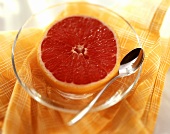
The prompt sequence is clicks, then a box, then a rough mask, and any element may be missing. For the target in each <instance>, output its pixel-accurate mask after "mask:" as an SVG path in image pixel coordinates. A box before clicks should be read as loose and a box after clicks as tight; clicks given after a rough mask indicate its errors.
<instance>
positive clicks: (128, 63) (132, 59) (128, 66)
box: [68, 48, 144, 126]
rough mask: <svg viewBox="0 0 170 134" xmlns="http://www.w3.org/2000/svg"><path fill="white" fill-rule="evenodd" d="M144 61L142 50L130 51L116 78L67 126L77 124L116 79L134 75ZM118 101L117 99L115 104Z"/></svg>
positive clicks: (123, 60)
mask: <svg viewBox="0 0 170 134" xmlns="http://www.w3.org/2000/svg"><path fill="white" fill-rule="evenodd" d="M143 60H144V51H143V49H142V48H136V49H133V50H132V51H130V52H129V53H128V54H127V55H126V56H125V57H124V58H123V59H122V61H121V63H120V67H119V73H118V75H117V76H116V77H114V78H112V79H111V80H110V81H109V82H108V83H107V84H106V85H105V86H104V88H103V89H102V90H101V91H100V92H99V93H98V94H97V95H96V96H95V97H94V98H93V100H92V101H91V102H90V103H89V104H88V105H87V106H86V107H85V108H84V109H83V110H81V111H80V112H79V113H78V114H77V115H76V116H75V117H74V118H73V119H72V120H70V121H69V122H68V125H69V126H71V125H73V124H75V123H76V122H78V121H79V120H80V119H81V118H82V117H84V116H85V115H86V114H87V113H88V112H89V111H90V110H91V108H92V107H93V106H94V104H95V103H96V102H97V100H98V99H99V98H100V96H101V95H102V94H103V92H104V91H105V90H106V89H108V87H109V86H110V85H111V84H112V83H113V82H114V81H115V80H116V79H118V78H121V77H125V76H129V75H131V74H133V73H135V72H136V71H137V70H138V68H139V67H140V66H141V65H142V63H143ZM134 84H135V83H133V84H132V85H131V86H130V87H129V88H128V89H127V91H126V92H125V93H124V94H123V97H125V95H126V94H127V93H128V92H129V91H130V90H131V89H132V88H133V85H134ZM118 101H120V99H118V100H117V101H116V102H118Z"/></svg>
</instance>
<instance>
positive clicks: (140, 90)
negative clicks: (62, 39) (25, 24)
mask: <svg viewBox="0 0 170 134" xmlns="http://www.w3.org/2000/svg"><path fill="white" fill-rule="evenodd" d="M167 5H168V1H166V0H163V1H162V2H161V4H160V5H159V6H158V7H157V10H156V11H155V14H154V16H153V18H152V21H151V23H150V25H149V27H148V28H147V29H146V28H145V29H142V28H141V25H140V26H139V25H138V24H137V23H135V22H134V21H133V22H132V25H133V26H134V27H135V30H136V31H137V33H138V35H139V36H140V39H141V43H142V45H143V48H144V50H145V60H144V64H143V70H142V74H141V77H140V79H139V82H138V84H137V85H136V86H135V89H134V91H133V92H132V93H131V94H130V95H129V96H128V97H127V98H126V99H124V100H122V101H121V102H120V103H118V104H117V105H115V106H113V107H110V108H108V109H106V110H103V111H100V112H94V113H89V114H87V116H86V117H85V118H83V119H82V120H81V121H80V122H78V123H77V124H75V125H73V126H71V127H68V126H67V125H65V122H67V121H68V120H69V119H70V118H71V117H72V116H73V115H72V114H68V113H64V112H59V111H55V110H52V109H50V108H47V107H45V106H43V105H41V104H39V103H38V102H36V101H35V100H33V99H32V98H31V97H30V96H29V95H28V93H27V92H26V91H25V90H24V89H23V88H22V87H21V86H20V85H19V83H18V82H17V81H16V78H15V76H14V73H13V70H12V65H11V46H12V44H13V41H14V39H15V36H16V32H15V31H14V32H1V33H0V127H1V128H2V132H3V133H4V134H13V133H15V134H25V133H27V134H54V133H56V134H72V133H73V134H75V133H76V134H98V133H99V134H108V133H116V134H124V133H126V134H128V133H129V134H132V133H134V134H138V133H139V134H140V133H141V134H145V133H146V134H147V133H152V132H153V130H154V126H155V122H156V118H157V114H158V110H159V106H160V100H161V95H162V91H163V88H164V80H165V74H166V72H167V70H168V68H169V67H170V40H169V39H170V38H161V37H160V35H159V30H160V27H161V25H162V21H163V18H164V16H165V13H166V11H167V8H168V6H167ZM40 32H41V31H39V30H36V29H32V30H28V31H24V34H23V37H21V38H20V39H19V44H18V46H19V48H18V49H20V50H23V51H22V52H21V55H22V57H17V60H16V62H17V67H18V68H20V67H21V66H22V64H23V62H24V60H25V59H26V57H27V55H28V52H30V50H32V49H33V47H34V44H35V42H36V40H38V39H39V36H37V33H40ZM124 42H126V39H124ZM26 46H27V47H26ZM28 46H29V47H28ZM30 61H31V60H30ZM32 66H33V64H32ZM22 69H23V68H21V72H22ZM23 75H24V74H23Z"/></svg>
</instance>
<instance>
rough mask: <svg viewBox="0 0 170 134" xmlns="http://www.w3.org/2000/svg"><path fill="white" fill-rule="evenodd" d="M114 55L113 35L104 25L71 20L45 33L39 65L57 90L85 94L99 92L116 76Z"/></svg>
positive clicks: (76, 18)
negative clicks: (98, 90)
mask: <svg viewBox="0 0 170 134" xmlns="http://www.w3.org/2000/svg"><path fill="white" fill-rule="evenodd" d="M117 55H118V46H117V41H116V38H115V35H114V33H113V32H112V31H111V30H110V29H109V28H108V27H107V26H106V25H105V24H104V23H102V22H101V21H99V20H97V19H95V18H92V17H87V16H70V17H67V18H64V19H62V20H60V21H58V22H56V23H54V24H53V25H52V26H51V27H50V28H49V29H48V30H47V32H46V35H45V37H44V39H43V41H42V43H41V45H40V50H39V61H40V64H41V67H42V69H43V72H45V74H46V76H47V77H48V78H49V79H50V81H52V83H53V84H54V85H55V86H56V87H58V88H59V89H60V90H63V91H65V92H71V93H84V92H92V91H94V90H96V89H98V88H99V87H101V85H103V84H104V83H106V82H107V81H108V80H109V79H111V77H113V76H114V75H115V74H116V73H117V70H118V67H116V64H117V59H118V58H117ZM94 88H95V89H94Z"/></svg>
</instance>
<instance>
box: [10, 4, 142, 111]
mask: <svg viewBox="0 0 170 134" xmlns="http://www.w3.org/2000/svg"><path fill="white" fill-rule="evenodd" d="M74 3H84V4H89V5H93V6H95V7H99V8H102V9H104V10H107V12H109V13H111V14H115V15H117V16H118V17H120V18H121V19H122V20H124V21H125V22H126V23H127V25H128V26H129V27H130V28H131V30H132V31H133V32H134V33H135V36H136V39H137V42H138V45H139V47H140V48H142V45H141V42H140V38H139V36H138V35H137V33H136V31H135V29H134V28H133V27H132V26H131V24H130V23H129V22H128V21H127V20H126V19H125V18H124V17H122V16H121V15H119V14H118V13H116V12H114V11H113V10H110V9H107V8H106V7H103V6H101V5H97V4H93V3H88V2H63V3H59V4H55V5H53V6H50V7H48V8H46V9H44V10H42V11H40V12H38V13H36V14H33V15H32V16H35V15H38V14H40V13H42V12H43V11H46V10H48V9H50V8H54V7H56V6H60V5H66V4H74ZM32 16H30V17H29V18H28V20H27V21H26V22H25V23H24V24H23V26H22V27H21V28H20V29H19V31H18V33H17V35H16V38H15V40H14V43H13V45H12V55H11V59H12V67H13V71H14V74H15V76H16V78H17V80H18V82H19V84H20V85H21V86H22V87H23V88H24V89H25V90H26V92H27V93H28V94H29V95H30V96H31V97H32V98H33V99H34V100H36V101H37V102H39V103H40V104H42V105H44V106H46V107H49V108H52V109H54V110H59V111H62V112H68V113H77V112H79V111H80V109H79V110H78V109H77V110H76V109H67V108H63V107H62V106H60V104H56V102H53V101H51V100H49V99H48V98H46V97H44V96H42V95H40V94H39V93H38V92H36V90H34V89H30V88H28V87H27V86H26V84H25V83H23V82H22V80H21V79H20V77H19V74H18V72H17V69H16V65H15V47H16V44H17V40H18V38H19V35H20V33H21V31H22V29H23V28H24V26H25V25H26V24H27V22H29V20H30V19H31V17H32ZM141 70H142V66H141V67H140V68H139V71H138V74H137V76H136V79H135V81H134V82H133V83H132V84H131V85H130V86H129V88H128V89H127V90H126V91H125V92H124V93H123V94H121V96H120V94H119V93H118V92H116V93H115V94H114V95H113V96H112V97H111V98H110V99H109V100H107V101H106V103H103V104H102V105H99V106H97V107H93V108H92V109H91V112H95V111H101V110H104V109H106V108H109V107H111V106H113V105H115V104H117V103H118V102H119V101H120V100H122V98H124V97H125V96H126V95H127V94H128V93H129V92H130V91H131V90H132V89H133V87H134V86H135V85H136V83H137V82H138V79H139V77H140V74H141Z"/></svg>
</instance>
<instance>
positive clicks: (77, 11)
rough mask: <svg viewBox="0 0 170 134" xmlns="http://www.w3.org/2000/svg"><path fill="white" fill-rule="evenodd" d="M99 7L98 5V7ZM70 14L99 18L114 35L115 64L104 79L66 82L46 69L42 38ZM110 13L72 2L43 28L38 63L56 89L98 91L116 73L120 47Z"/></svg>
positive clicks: (79, 92)
mask: <svg viewBox="0 0 170 134" xmlns="http://www.w3.org/2000/svg"><path fill="white" fill-rule="evenodd" d="M99 8H100V7H99ZM70 16H87V17H92V18H95V19H98V20H100V21H101V22H103V23H104V24H105V25H106V26H107V27H108V28H109V29H111V31H112V32H113V34H114V37H115V39H116V45H117V54H116V64H115V67H114V68H113V70H112V71H111V72H110V73H108V74H107V76H106V77H105V78H104V79H101V80H99V81H97V82H92V83H89V84H80V85H77V84H74V83H67V82H62V81H59V80H57V79H56V78H55V77H54V76H53V75H52V73H51V72H50V71H49V70H47V69H46V67H45V65H44V63H43V61H42V59H41V44H42V41H43V39H44V38H45V37H46V35H47V33H48V31H49V29H50V28H51V27H52V26H53V25H54V24H55V23H57V22H58V21H60V20H62V19H64V18H66V17H70ZM110 17H111V15H110V14H109V13H108V12H104V11H103V12H98V10H96V8H94V7H91V6H89V4H85V3H74V4H73V3H72V4H71V5H68V6H67V7H66V9H65V10H64V11H63V12H62V13H61V14H60V15H59V16H57V18H56V19H55V21H54V22H52V23H51V24H50V25H49V26H48V27H47V28H46V30H45V32H44V38H42V41H41V42H40V45H39V46H38V51H37V57H38V64H39V66H40V68H41V70H42V73H43V75H44V77H45V79H46V80H47V81H48V82H49V83H50V84H51V85H52V86H53V87H54V88H56V89H58V90H61V91H63V92H67V93H73V94H86V93H92V92H96V91H99V90H101V89H102V88H103V86H104V85H105V84H106V83H107V82H108V81H109V80H110V79H111V78H113V77H115V76H116V75H118V69H119V66H120V55H119V54H120V48H119V43H118V38H117V35H116V33H115V32H114V28H113V27H112V25H113V24H109V18H110Z"/></svg>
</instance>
